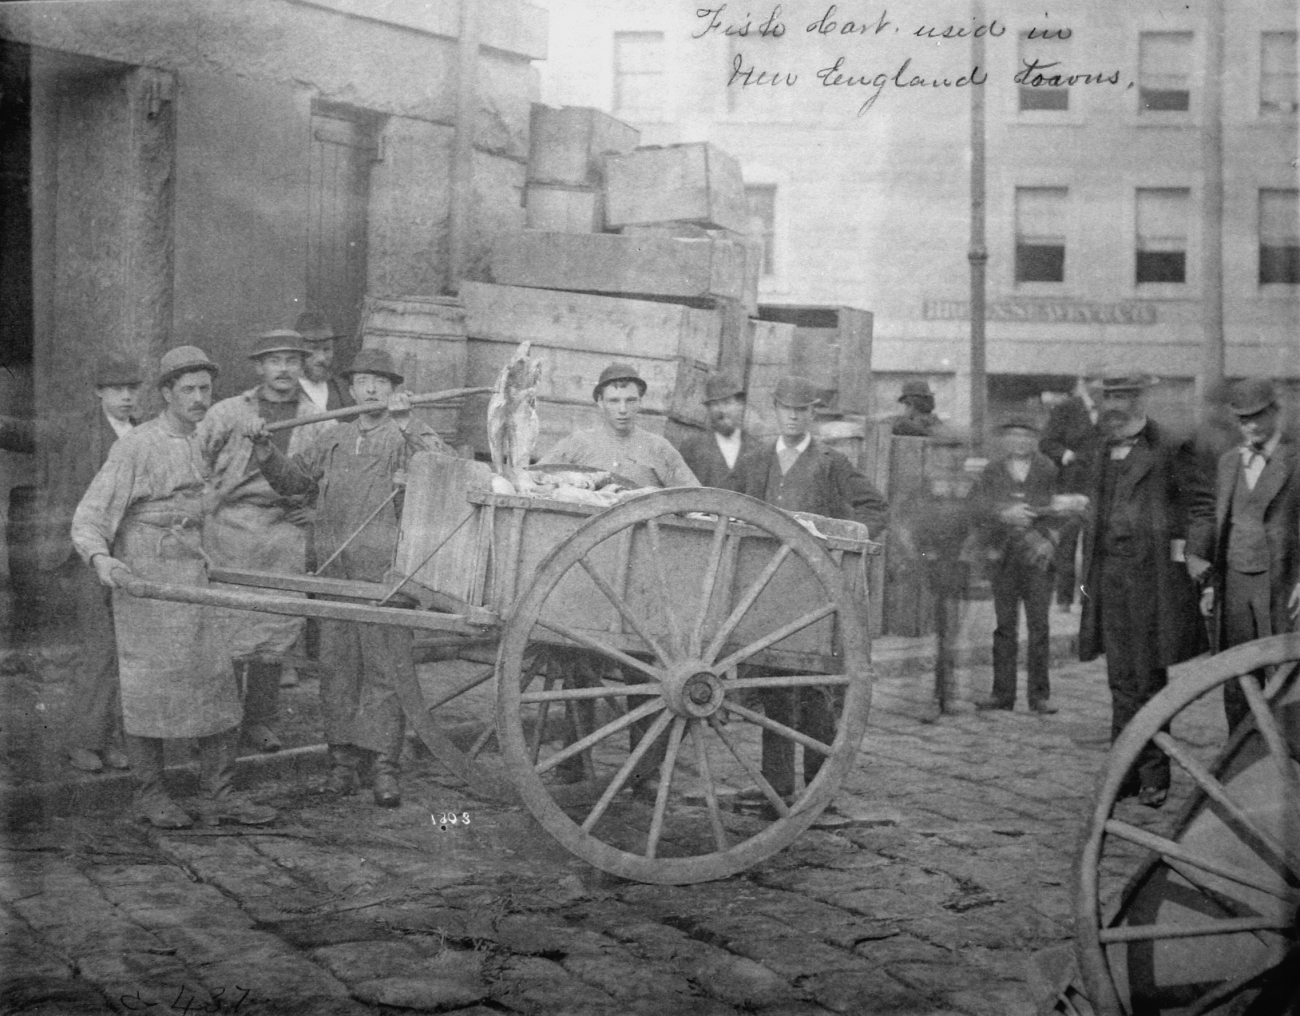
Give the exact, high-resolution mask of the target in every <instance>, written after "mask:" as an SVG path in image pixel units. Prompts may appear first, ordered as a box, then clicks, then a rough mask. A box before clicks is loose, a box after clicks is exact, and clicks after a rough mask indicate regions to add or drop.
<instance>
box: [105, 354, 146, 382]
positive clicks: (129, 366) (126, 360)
mask: <svg viewBox="0 0 1300 1016" xmlns="http://www.w3.org/2000/svg"><path fill="white" fill-rule="evenodd" d="M143 380H144V371H142V370H141V369H140V361H139V360H137V359H135V358H134V357H130V356H123V355H122V354H121V353H102V354H100V356H99V358H98V359H97V360H96V361H95V375H94V381H93V383H94V384H95V386H96V387H97V388H99V387H103V386H105V385H138V384H140V382H142V381H143Z"/></svg>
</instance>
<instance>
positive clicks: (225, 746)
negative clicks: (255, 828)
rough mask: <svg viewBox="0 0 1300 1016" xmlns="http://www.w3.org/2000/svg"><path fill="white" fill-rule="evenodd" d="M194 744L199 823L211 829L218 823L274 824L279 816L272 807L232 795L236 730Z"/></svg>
mask: <svg viewBox="0 0 1300 1016" xmlns="http://www.w3.org/2000/svg"><path fill="white" fill-rule="evenodd" d="M198 741H199V793H200V795H201V797H200V802H199V814H200V816H201V818H202V820H203V824H204V825H210V826H215V825H220V824H221V823H222V822H237V823H239V824H240V825H266V824H267V823H268V822H274V821H275V820H276V818H277V817H278V814H279V813H278V812H276V810H275V809H274V808H271V807H268V806H267V805H265V804H257V803H255V802H254V801H250V800H249V799H248V798H247V797H245V796H244V795H242V794H237V793H235V786H234V776H235V755H236V752H237V750H238V746H239V728H238V727H235V728H232V729H230V730H227V731H223V732H222V733H220V734H209V735H208V736H207V737H200V738H199V739H198Z"/></svg>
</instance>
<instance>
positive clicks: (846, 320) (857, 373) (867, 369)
mask: <svg viewBox="0 0 1300 1016" xmlns="http://www.w3.org/2000/svg"><path fill="white" fill-rule="evenodd" d="M839 316H840V371H841V376H842V380H841V382H840V408H841V409H844V410H847V411H849V412H853V413H863V414H865V415H866V416H868V417H870V416H871V415H872V412H873V410H874V400H873V399H872V389H871V373H872V371H871V348H872V340H873V334H874V328H875V315H873V314H872V313H871V311H868V310H860V309H859V308H857V307H841V308H839Z"/></svg>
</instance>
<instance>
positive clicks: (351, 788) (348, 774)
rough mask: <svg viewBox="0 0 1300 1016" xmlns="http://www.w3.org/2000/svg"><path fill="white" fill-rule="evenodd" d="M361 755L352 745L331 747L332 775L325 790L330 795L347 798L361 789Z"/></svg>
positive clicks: (333, 745) (332, 745)
mask: <svg viewBox="0 0 1300 1016" xmlns="http://www.w3.org/2000/svg"><path fill="white" fill-rule="evenodd" d="M360 768H361V753H360V752H359V751H357V749H356V748H354V747H353V746H352V745H350V744H331V745H330V774H329V778H328V779H327V780H326V781H325V790H326V792H327V793H330V794H337V795H339V796H340V797H347V796H348V795H350V794H355V793H356V792H357V791H358V790H359V789H360V788H361V776H360V773H359V772H358V770H359V769H360Z"/></svg>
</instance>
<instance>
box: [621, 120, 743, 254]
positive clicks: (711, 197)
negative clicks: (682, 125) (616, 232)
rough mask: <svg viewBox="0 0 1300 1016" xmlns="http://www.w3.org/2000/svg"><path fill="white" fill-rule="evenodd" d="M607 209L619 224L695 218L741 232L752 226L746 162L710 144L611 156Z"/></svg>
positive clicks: (710, 224) (692, 220)
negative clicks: (742, 164)
mask: <svg viewBox="0 0 1300 1016" xmlns="http://www.w3.org/2000/svg"><path fill="white" fill-rule="evenodd" d="M605 208H606V215H605V218H606V221H607V222H608V224H609V225H610V226H613V227H617V226H629V225H635V224H652V223H660V222H693V223H697V224H699V225H703V226H712V227H716V228H719V229H733V230H735V231H736V232H738V233H744V232H747V231H748V229H749V206H748V203H747V202H746V199H745V182H744V180H743V179H742V177H741V173H740V163H738V162H737V161H736V160H735V159H734V158H732V157H731V156H730V155H728V154H727V153H726V152H724V151H722V149H720V148H718V147H716V146H715V145H711V144H708V143H705V142H697V143H692V144H683V145H670V146H668V147H666V148H638V149H637V150H636V151H634V152H630V153H629V154H627V155H615V156H610V157H609V158H607V159H606V160H605Z"/></svg>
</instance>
